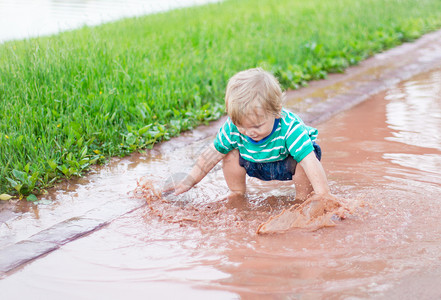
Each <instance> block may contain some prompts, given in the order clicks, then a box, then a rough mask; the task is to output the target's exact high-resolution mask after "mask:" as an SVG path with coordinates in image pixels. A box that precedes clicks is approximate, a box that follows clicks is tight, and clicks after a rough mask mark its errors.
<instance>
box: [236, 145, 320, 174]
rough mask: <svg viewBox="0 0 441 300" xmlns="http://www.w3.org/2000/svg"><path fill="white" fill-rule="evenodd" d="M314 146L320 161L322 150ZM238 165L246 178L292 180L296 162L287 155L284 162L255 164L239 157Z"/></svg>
mask: <svg viewBox="0 0 441 300" xmlns="http://www.w3.org/2000/svg"><path fill="white" fill-rule="evenodd" d="M312 144H313V146H314V153H315V156H316V157H317V159H318V160H321V159H322V149H321V148H320V146H319V145H318V144H317V143H316V142H313V143H312ZM239 165H240V166H241V167H243V168H245V170H246V171H247V174H248V176H250V177H255V178H259V179H260V180H265V181H270V180H282V181H286V180H292V176H293V175H294V173H295V171H296V166H297V162H296V161H295V160H294V158H293V157H292V156H291V155H289V156H288V157H287V158H285V159H284V160H279V161H274V162H267V163H256V162H251V161H248V160H246V159H244V158H243V157H242V156H240V155H239Z"/></svg>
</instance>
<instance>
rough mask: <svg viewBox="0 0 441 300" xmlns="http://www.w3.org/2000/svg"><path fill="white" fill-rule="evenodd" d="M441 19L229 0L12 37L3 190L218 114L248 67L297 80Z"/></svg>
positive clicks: (6, 53) (327, 4) (377, 9)
mask: <svg viewBox="0 0 441 300" xmlns="http://www.w3.org/2000/svg"><path fill="white" fill-rule="evenodd" d="M439 27H441V1H439V0H363V1H354V0H309V1H293V0H242V1H238V0H231V1H225V2H221V3H216V4H210V5H205V6H201V7H193V8H185V9H178V10H174V11H169V12H165V13H159V14H154V15H148V16H145V17H137V18H129V19H124V20H121V21H117V22H113V23H109V24H104V25H101V26H97V27H84V28H81V29H78V30H74V31H70V32H65V33H62V34H58V35H54V36H50V37H41V38H33V39H27V40H23V41H11V42H7V43H4V44H3V45H0V104H1V111H0V153H1V156H0V194H2V193H9V194H11V195H15V196H17V197H20V198H23V197H24V196H27V195H29V196H28V200H35V199H36V197H35V196H34V195H33V194H32V193H34V194H38V193H40V192H41V191H42V190H43V189H44V188H46V187H48V186H51V185H53V184H54V182H56V181H57V180H59V179H60V178H66V177H67V178H69V177H72V176H80V175H81V174H82V173H83V172H84V171H85V170H87V169H88V168H89V167H90V166H91V165H93V164H95V163H101V162H104V161H105V159H106V158H108V157H111V156H124V155H126V154H129V153H131V152H133V151H137V150H140V149H145V148H150V147H152V145H154V144H155V143H157V142H160V141H163V140H167V139H169V138H170V137H172V136H176V135H178V134H179V133H180V132H182V131H184V130H188V129H192V128H194V127H195V126H197V125H198V124H200V123H202V122H208V121H210V120H214V119H217V118H219V117H220V116H221V115H222V114H223V112H224V109H223V93H224V89H225V86H226V82H227V80H228V78H229V77H230V76H232V75H233V74H234V73H236V72H238V71H240V70H243V69H247V68H251V67H256V66H260V67H263V68H264V69H266V70H269V71H271V72H273V73H274V74H275V75H276V76H277V77H278V79H279V80H280V82H281V84H282V85H283V86H284V88H286V89H288V88H290V89H296V88H299V87H301V86H304V85H305V84H306V83H307V81H309V80H313V79H322V78H326V75H327V74H328V73H330V72H342V71H343V70H344V69H345V68H346V67H348V66H350V65H353V64H357V63H358V62H359V61H361V60H363V59H365V58H367V57H369V56H371V55H373V54H374V53H377V52H380V51H383V50H385V49H387V48H391V47H394V46H396V45H398V44H400V43H403V42H406V41H411V40H413V39H415V38H417V37H419V36H421V35H422V34H424V33H426V32H428V31H431V30H434V29H436V28H439Z"/></svg>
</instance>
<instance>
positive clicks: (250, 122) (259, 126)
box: [237, 112, 275, 141]
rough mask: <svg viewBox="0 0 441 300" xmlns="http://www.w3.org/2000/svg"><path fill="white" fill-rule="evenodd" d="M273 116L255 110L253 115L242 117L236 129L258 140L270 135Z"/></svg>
mask: <svg viewBox="0 0 441 300" xmlns="http://www.w3.org/2000/svg"><path fill="white" fill-rule="evenodd" d="M274 121H275V117H274V116H273V115H272V114H269V113H266V112H260V113H259V112H256V113H255V114H253V115H250V116H246V117H244V118H243V119H242V120H241V122H240V125H237V129H238V130H239V132H240V133H242V134H244V135H246V136H248V137H250V138H252V139H253V140H255V141H260V140H262V139H264V138H266V137H267V136H268V135H270V133H271V131H272V130H273V126H274Z"/></svg>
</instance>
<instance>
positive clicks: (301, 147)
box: [214, 109, 318, 163]
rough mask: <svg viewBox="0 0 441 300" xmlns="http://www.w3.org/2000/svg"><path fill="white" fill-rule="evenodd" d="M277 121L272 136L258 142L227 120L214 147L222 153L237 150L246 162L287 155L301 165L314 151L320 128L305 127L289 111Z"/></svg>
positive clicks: (266, 160)
mask: <svg viewBox="0 0 441 300" xmlns="http://www.w3.org/2000/svg"><path fill="white" fill-rule="evenodd" d="M278 120H279V121H278ZM278 120H277V119H276V126H275V128H273V131H272V132H271V134H270V135H269V136H267V137H266V138H264V139H263V140H261V141H258V142H256V141H253V140H251V139H250V138H249V137H247V136H246V135H243V134H241V133H240V132H239V130H238V129H237V127H236V125H234V124H233V122H232V121H231V119H230V118H228V119H227V120H226V121H225V123H224V125H222V127H221V128H220V129H219V133H218V134H217V136H216V138H215V140H214V147H215V148H216V150H217V151H219V152H220V153H223V154H227V153H228V152H230V151H231V150H233V149H238V150H239V153H240V155H241V156H242V157H243V158H244V159H246V160H248V161H252V162H259V163H263V162H274V161H279V160H283V159H285V158H287V157H288V155H291V156H292V157H293V158H294V160H296V161H297V162H300V161H301V160H302V159H303V158H305V156H306V155H308V154H309V153H311V152H312V151H314V146H313V145H312V142H313V141H315V140H316V139H317V134H318V131H317V129H315V128H312V127H309V126H306V125H305V124H304V123H303V121H302V120H301V119H300V118H299V117H298V116H297V115H296V114H294V113H292V112H290V111H287V110H286V109H282V118H280V119H278ZM277 123H278V124H277Z"/></svg>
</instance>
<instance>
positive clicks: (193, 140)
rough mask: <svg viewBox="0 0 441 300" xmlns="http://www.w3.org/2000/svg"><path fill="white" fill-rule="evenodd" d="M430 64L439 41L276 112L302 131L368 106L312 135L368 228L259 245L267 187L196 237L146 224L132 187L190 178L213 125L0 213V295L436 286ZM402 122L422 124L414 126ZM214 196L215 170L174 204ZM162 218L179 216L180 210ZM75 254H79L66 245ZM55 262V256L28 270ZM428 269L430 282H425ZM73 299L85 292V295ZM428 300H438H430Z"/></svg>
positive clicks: (206, 201) (402, 52)
mask: <svg viewBox="0 0 441 300" xmlns="http://www.w3.org/2000/svg"><path fill="white" fill-rule="evenodd" d="M440 58H441V31H438V32H435V33H432V34H429V35H427V36H425V37H423V38H422V39H420V40H418V41H417V42H416V43H413V44H407V45H403V46H401V47H398V48H396V49H394V50H392V51H389V52H386V53H383V54H380V55H377V56H375V57H373V58H371V59H369V60H368V61H366V62H364V63H362V64H361V65H360V66H358V67H355V68H351V69H350V70H348V72H346V73H345V74H342V75H336V76H332V77H331V78H330V80H328V81H321V82H316V83H312V84H311V86H310V87H308V88H305V89H302V90H299V91H294V92H290V93H289V96H290V97H289V99H288V101H287V107H288V108H290V109H292V110H294V111H299V112H300V113H301V114H302V116H303V117H304V119H305V120H306V121H307V122H308V123H312V124H318V123H321V122H323V121H324V120H325V119H327V118H330V117H331V116H332V115H334V114H335V113H337V112H340V111H342V110H345V109H348V108H349V107H351V106H353V105H355V104H357V103H360V102H362V101H364V100H366V99H367V98H370V99H369V101H366V102H364V103H362V104H361V105H359V106H357V107H355V108H354V109H353V110H351V111H348V112H346V113H343V114H339V115H338V116H336V117H334V118H333V119H331V120H330V121H328V122H325V123H321V124H320V125H319V130H320V142H321V143H322V144H323V148H324V149H325V151H326V153H327V155H328V157H327V158H326V159H324V165H325V169H326V171H327V173H328V176H329V179H330V182H331V186H332V188H333V191H334V192H335V193H337V194H338V195H341V196H348V197H354V196H356V197H364V198H365V200H366V202H368V203H369V204H371V205H373V208H372V210H371V211H369V215H368V217H367V219H364V217H357V218H356V217H354V218H353V219H349V220H347V221H345V222H344V223H343V224H342V226H338V227H336V228H335V229H332V230H323V231H319V232H316V233H306V234H305V233H296V232H294V233H290V234H286V235H281V236H272V237H263V238H258V237H256V236H255V235H254V230H255V226H256V224H257V223H258V221H259V218H263V217H265V216H268V215H269V214H270V213H271V211H272V210H274V211H276V210H277V209H281V207H282V206H283V204H284V203H283V202H284V201H283V199H284V198H283V197H284V196H286V195H287V194H289V192H290V190H291V189H292V187H290V186H282V187H280V188H279V189H278V190H277V191H273V188H274V187H271V186H269V187H268V190H267V191H265V192H264V195H262V194H259V193H258V192H257V187H259V188H262V187H261V186H259V185H260V184H259V183H254V187H256V189H253V188H252V189H251V193H252V195H251V196H250V203H249V206H248V207H237V206H234V205H233V206H232V207H229V206H228V205H227V207H226V210H224V211H222V210H220V214H222V212H224V213H225V212H227V213H228V217H223V218H220V217H214V218H213V215H209V216H208V217H209V218H207V219H205V220H204V222H203V223H202V224H203V225H204V226H202V229H201V227H198V226H192V225H191V224H187V223H185V222H184V223H182V222H176V223H173V222H172V223H167V222H166V223H164V221H163V220H161V219H158V218H157V216H155V215H152V214H151V213H149V212H150V211H149V209H148V208H146V205H145V201H143V200H142V199H136V198H134V197H133V195H132V192H133V190H134V189H135V187H136V180H137V179H139V178H140V177H141V176H144V175H148V176H150V177H154V178H156V179H157V181H158V182H159V183H161V182H163V181H164V180H166V179H167V177H168V176H169V175H170V174H173V173H176V172H179V171H182V170H188V168H189V167H190V166H191V164H192V161H193V159H194V158H195V157H196V156H197V154H198V153H199V151H200V150H201V149H202V148H203V147H204V146H205V145H206V144H207V143H209V142H210V141H211V140H212V137H213V135H214V134H215V133H216V131H217V127H218V125H219V123H220V122H222V120H221V121H219V122H217V123H215V124H212V126H209V127H201V128H199V129H198V130H196V131H194V132H189V133H186V134H184V135H183V136H182V137H179V138H177V139H174V140H172V141H170V142H166V143H163V144H162V145H159V146H158V147H155V149H153V150H152V151H148V152H147V154H143V155H139V154H138V155H133V156H131V157H129V158H125V159H114V161H113V162H111V163H110V164H108V165H106V166H104V167H101V168H97V169H95V170H94V171H93V172H92V174H90V175H89V176H87V177H85V178H81V179H78V180H76V181H71V182H68V183H65V184H64V185H62V186H60V187H59V189H57V190H56V191H52V192H51V193H50V194H49V195H47V196H46V197H45V199H43V200H48V203H49V202H50V204H46V205H45V204H40V205H33V204H30V203H18V204H5V203H2V204H1V212H0V221H1V222H2V223H1V224H0V230H1V231H0V270H1V271H2V273H3V278H4V279H3V280H2V281H1V282H0V290H2V291H5V292H6V294H7V295H9V296H11V297H12V296H13V295H21V297H24V296H26V295H32V294H33V293H35V292H36V291H38V290H39V289H42V288H43V289H44V290H45V291H46V293H47V294H46V297H45V299H52V298H54V299H55V298H56V297H57V296H59V295H65V293H69V295H72V297H71V298H72V299H78V298H93V297H94V296H96V297H98V296H99V295H100V293H102V289H103V288H105V287H106V288H109V286H108V284H109V282H110V283H118V284H116V285H114V286H113V288H112V289H110V291H113V292H114V293H112V294H109V295H112V297H110V299H118V297H117V295H118V293H121V294H126V293H127V290H130V296H131V298H132V299H136V298H141V295H142V293H143V292H149V293H152V294H153V295H156V296H157V297H159V296H162V295H164V293H165V295H179V294H182V293H184V294H185V295H188V297H193V296H194V297H200V298H203V297H207V296H210V297H213V296H214V297H218V298H223V299H226V298H234V297H237V296H238V295H240V296H242V297H247V296H250V297H252V296H255V295H268V294H280V296H287V295H304V296H305V295H306V296H311V297H314V295H315V296H317V295H323V294H326V295H328V296H334V297H339V296H355V297H357V296H360V297H369V296H371V295H377V296H378V295H383V294H384V295H386V294H387V293H390V294H391V295H394V296H396V297H398V296H400V295H405V294H400V293H401V292H400V291H401V288H402V289H403V290H406V287H407V286H408V284H407V281H409V282H415V283H414V284H417V283H419V284H426V283H427V284H430V282H431V280H432V281H433V280H434V277H433V274H439V273H440V272H439V270H440V269H439V267H438V266H437V265H436V263H435V262H436V261H438V260H439V258H440V257H439V255H438V254H437V253H439V250H440V246H441V245H440V240H441V239H440V232H439V230H438V229H437V228H441V226H439V225H441V224H439V222H440V221H439V220H438V219H439V218H438V216H439V213H440V212H441V208H440V203H439V201H438V202H437V201H434V199H436V198H438V199H439V195H440V194H441V193H440V182H441V178H440V175H439V171H438V170H439V167H440V165H439V161H440V160H439V155H440V154H441V153H440V145H439V140H440V138H439V134H440V132H439V130H440V128H441V124H440V123H439V122H440V119H441V118H440V113H441V112H440V111H441V110H440V107H439V103H440V102H441V101H440V98H439V95H440V94H441V93H440V91H439V89H438V90H436V88H437V87H438V88H439V87H440V84H439V82H440V81H441V79H440V77H441V75H440V72H441V65H440V62H441V59H440ZM429 71H430V72H429ZM428 72H429V73H428ZM418 74H421V75H418ZM415 76H417V77H415ZM418 76H420V77H418ZM409 79H410V81H404V82H403V83H401V84H398V83H399V82H401V81H403V80H409ZM413 82H417V84H413ZM424 83H427V85H426V86H425V85H424ZM437 84H438V85H437ZM413 91H416V92H415V93H413ZM429 91H431V93H432V94H430V93H429ZM425 92H426V94H424V93H425ZM374 95H375V97H373V98H372V96H374ZM436 97H438V98H436ZM413 98H415V99H418V100H417V102H418V103H425V102H424V101H425V99H426V98H429V99H432V100H431V101H428V102H427V103H428V104H427V105H426V106H424V105H423V104H420V105H417V104H413V103H412V99H413ZM299 99H305V102H301V101H299ZM385 99H386V102H387V103H385ZM421 99H422V100H421ZM433 99H435V100H433ZM437 103H438V104H437ZM437 105H438V106H437ZM413 112H417V114H416V115H418V114H419V115H422V116H424V119H423V120H422V119H421V118H420V119H418V118H416V119H412V118H411V117H410V116H409V115H411V113H413ZM409 123H410V124H412V126H413V127H412V128H413V129H412V130H411V131H409V129H408V128H407V127H406V125H407V124H409ZM418 124H424V125H427V126H422V127H418ZM355 125H357V126H359V127H356V126H355ZM427 127H429V128H431V130H429V131H427V130H426V128H427ZM415 132H417V133H418V135H417V137H418V138H419V139H415V136H413V134H414V133H415ZM427 132H429V133H430V134H429V135H427V136H426V133H427ZM421 137H423V138H421ZM415 141H416V142H415ZM422 141H423V142H422ZM437 143H438V144H437ZM252 187H253V185H252ZM263 188H264V189H265V187H263ZM225 192H226V186H225V183H224V182H223V179H222V174H221V172H220V170H219V168H217V169H216V170H215V171H214V172H212V174H210V175H209V176H208V178H206V180H205V181H204V182H202V183H201V184H200V185H199V187H198V188H196V189H195V190H194V191H192V193H190V194H189V195H187V196H185V197H186V198H185V199H178V200H180V201H182V202H184V201H191V202H192V203H193V204H194V205H205V206H207V205H210V204H211V205H212V206H213V207H216V208H219V207H221V206H222V205H220V206H216V205H218V204H217V202H218V200H219V198H221V197H222V196H223V195H224V194H225ZM253 193H254V194H253ZM263 198H265V199H263ZM281 199H282V200H281ZM263 200H265V201H263ZM43 202H45V201H43ZM205 206H204V207H205ZM250 207H251V208H250ZM163 208H164V209H167V210H170V211H179V210H183V211H185V209H181V207H179V206H174V207H163ZM186 213H187V214H194V213H195V211H188V210H187V211H186ZM234 213H236V215H234ZM418 216H424V219H421V218H418ZM187 217H188V215H187ZM209 220H211V221H209ZM98 228H103V229H102V230H99V231H96V229H98ZM89 232H93V233H92V234H91V235H89V236H87V237H84V238H81V239H78V240H77V238H78V237H81V236H83V235H86V234H87V233H89ZM293 239H294V240H295V241H296V242H295V243H292V240H293ZM72 240H76V241H75V242H72V243H69V244H68V245H66V243H68V242H70V241H72ZM63 245H64V246H63ZM372 247H376V248H377V250H375V251H374V250H373V248H372ZM55 249H59V250H58V251H56V252H53V253H51V254H49V255H47V256H44V257H43V258H41V259H39V260H37V261H34V262H32V263H31V264H28V265H26V264H25V263H26V262H27V261H29V260H32V259H34V258H36V257H38V256H40V255H44V254H47V253H49V252H51V251H53V250H55ZM326 249H332V250H327V251H325V250H326ZM397 249H400V250H397ZM414 257H418V260H415V259H414ZM20 266H21V267H20ZM265 266H266V267H265ZM17 267H19V268H18V269H17ZM428 267H430V268H432V270H431V272H428V271H425V269H427V268H428ZM61 269H62V270H61ZM415 274H417V275H415ZM36 278H39V279H38V280H36ZM103 278H104V279H103ZM418 278H423V279H425V280H421V281H420V280H415V279H418ZM87 282H89V283H87ZM23 284H25V288H24V289H21V285H23ZM400 286H401V288H400ZM410 286H412V285H410ZM77 287H83V288H86V287H87V292H84V291H83V292H82V291H81V288H80V289H77ZM17 291H19V292H20V293H18V294H17ZM432 292H435V293H437V292H438V293H439V294H436V295H441V291H440V290H439V289H438V290H437V289H434V290H432ZM109 295H107V296H108V297H109ZM419 295H421V291H420V293H419ZM10 299H19V297H18V296H17V297H16V298H13V297H12V298H10Z"/></svg>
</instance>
